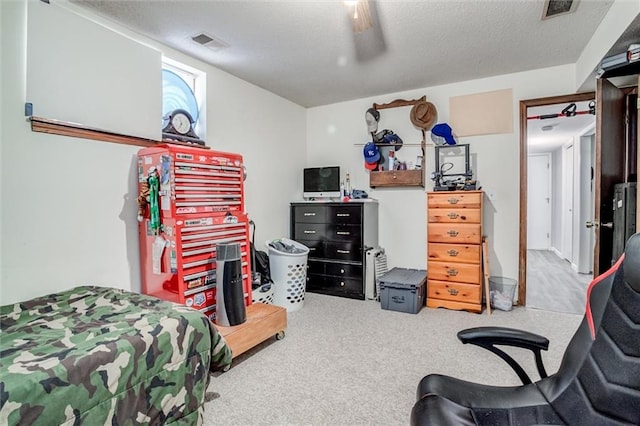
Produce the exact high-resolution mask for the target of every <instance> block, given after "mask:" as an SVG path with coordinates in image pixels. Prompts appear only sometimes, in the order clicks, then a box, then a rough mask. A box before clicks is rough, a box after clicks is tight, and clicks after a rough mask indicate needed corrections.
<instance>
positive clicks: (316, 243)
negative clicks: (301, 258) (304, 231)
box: [296, 239, 324, 257]
mask: <svg viewBox="0 0 640 426" xmlns="http://www.w3.org/2000/svg"><path fill="white" fill-rule="evenodd" d="M296 241H297V242H299V243H300V244H304V245H305V246H307V247H308V248H309V256H308V257H324V244H323V242H322V241H321V240H298V239H296Z"/></svg>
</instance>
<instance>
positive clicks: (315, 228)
mask: <svg viewBox="0 0 640 426" xmlns="http://www.w3.org/2000/svg"><path fill="white" fill-rule="evenodd" d="M326 234H327V225H325V224H324V223H296V224H295V225H294V230H293V239H294V240H296V241H298V240H321V239H324V238H325V236H326Z"/></svg>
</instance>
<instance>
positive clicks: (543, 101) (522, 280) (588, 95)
mask: <svg viewBox="0 0 640 426" xmlns="http://www.w3.org/2000/svg"><path fill="white" fill-rule="evenodd" d="M595 98H596V93H595V92H584V93H574V94H569V95H561V96H549V97H546V98H537V99H526V100H523V101H520V244H519V259H518V283H519V284H520V285H518V300H517V301H516V304H517V305H521V306H524V305H526V304H527V156H528V152H527V108H529V107H537V106H544V105H553V104H563V103H571V102H584V101H591V100H595Z"/></svg>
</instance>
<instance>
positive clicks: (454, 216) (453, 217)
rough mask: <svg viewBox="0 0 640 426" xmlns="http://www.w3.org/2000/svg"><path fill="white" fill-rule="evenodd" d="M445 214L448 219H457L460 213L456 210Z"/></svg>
mask: <svg viewBox="0 0 640 426" xmlns="http://www.w3.org/2000/svg"><path fill="white" fill-rule="evenodd" d="M447 216H449V219H457V218H458V216H460V215H459V214H458V213H456V212H451V213H449V214H448V215H447Z"/></svg>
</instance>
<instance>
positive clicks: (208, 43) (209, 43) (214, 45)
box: [191, 33, 229, 51]
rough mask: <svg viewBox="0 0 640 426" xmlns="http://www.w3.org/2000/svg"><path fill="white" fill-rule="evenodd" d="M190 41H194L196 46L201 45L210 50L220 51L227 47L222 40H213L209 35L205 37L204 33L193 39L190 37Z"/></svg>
mask: <svg viewBox="0 0 640 426" xmlns="http://www.w3.org/2000/svg"><path fill="white" fill-rule="evenodd" d="M191 40H193V41H195V42H196V43H198V44H201V45H203V46H205V47H208V48H209V49H211V50H215V51H218V50H222V49H226V48H227V47H229V45H228V44H227V43H225V42H224V41H222V40H219V39H215V38H213V37H211V36H210V35H207V34H205V33H200V34H198V35H195V36H193V37H191Z"/></svg>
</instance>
